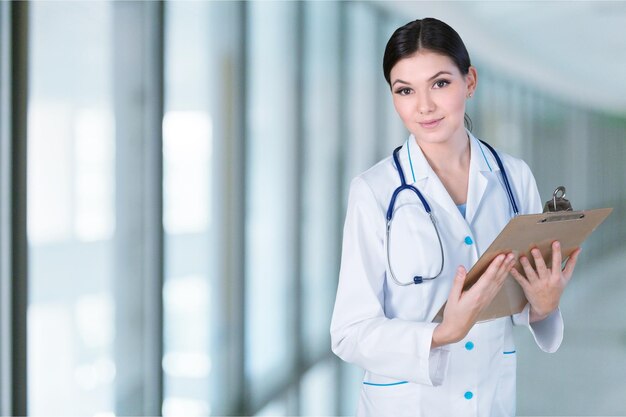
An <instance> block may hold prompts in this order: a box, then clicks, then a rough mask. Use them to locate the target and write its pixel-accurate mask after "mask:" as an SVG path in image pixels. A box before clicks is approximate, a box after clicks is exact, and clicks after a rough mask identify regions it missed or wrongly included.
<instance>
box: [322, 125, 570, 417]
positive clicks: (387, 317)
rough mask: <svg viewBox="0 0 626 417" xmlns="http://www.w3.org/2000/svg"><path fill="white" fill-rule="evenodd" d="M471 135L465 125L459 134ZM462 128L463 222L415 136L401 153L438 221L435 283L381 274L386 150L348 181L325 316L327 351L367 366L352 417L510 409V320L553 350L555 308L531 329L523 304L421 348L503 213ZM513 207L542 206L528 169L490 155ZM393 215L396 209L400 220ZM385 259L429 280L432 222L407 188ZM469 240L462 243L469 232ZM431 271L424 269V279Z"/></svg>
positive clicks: (488, 170)
mask: <svg viewBox="0 0 626 417" xmlns="http://www.w3.org/2000/svg"><path fill="white" fill-rule="evenodd" d="M468 133H469V132H468ZM469 135H470V143H471V156H470V169H469V185H468V195H467V207H466V217H465V218H463V216H462V215H461V213H460V212H459V210H458V208H457V207H456V205H455V204H454V202H453V200H452V199H451V197H450V195H449V194H448V192H447V191H446V189H445V188H444V187H443V185H442V183H441V182H440V180H439V178H438V177H437V176H436V174H435V173H434V171H433V170H432V169H431V167H430V166H429V164H428V162H427V160H426V158H425V157H424V154H423V153H422V151H421V149H420V148H419V146H417V144H416V142H415V139H414V137H413V136H411V137H410V138H409V141H410V146H409V150H410V153H411V161H412V166H413V171H414V177H415V182H414V181H413V173H412V172H411V166H410V163H409V158H408V153H407V143H405V144H404V146H403V147H402V149H401V150H400V163H401V165H402V169H403V171H404V175H405V178H406V181H407V183H409V184H411V183H413V184H414V185H415V186H416V187H417V188H418V189H419V190H420V191H421V192H422V194H423V195H424V196H425V198H426V200H427V201H428V202H429V204H430V205H431V207H432V210H433V213H434V215H435V217H436V220H437V222H438V223H437V224H438V227H439V231H440V234H441V239H442V243H443V247H444V251H445V265H444V269H443V272H442V274H441V275H440V276H439V278H437V279H435V280H433V281H424V283H422V284H419V285H411V286H406V287H400V286H398V285H396V284H395V283H393V281H392V280H391V278H389V277H388V271H387V266H386V255H385V253H386V252H385V250H386V248H385V246H384V240H385V239H384V236H385V223H386V220H385V213H386V211H387V207H388V205H389V201H390V199H391V195H392V193H393V191H394V190H395V189H396V187H398V186H399V184H400V180H399V176H398V172H397V170H396V168H395V166H394V164H393V159H392V157H391V156H389V157H388V158H386V159H384V160H383V161H381V162H379V163H378V164H376V165H375V166H374V167H372V168H371V169H369V170H368V171H366V172H364V173H363V174H361V175H359V176H357V177H356V178H355V179H354V180H353V181H352V183H351V185H350V195H349V200H348V211H347V217H346V222H345V227H344V236H343V250H342V259H341V271H340V278H339V286H338V289H337V298H336V302H335V308H334V312H333V317H332V324H331V339H332V350H333V352H334V353H335V354H336V355H337V356H339V357H340V358H341V359H343V360H345V361H347V362H350V363H354V364H356V365H358V366H360V367H362V368H363V369H365V375H364V379H363V386H362V389H361V395H360V399H359V404H358V408H357V416H371V417H385V416H390V417H403V416H406V417H409V416H410V417H418V416H428V417H435V416H446V417H450V416H454V417H460V416H481V417H482V416H514V415H515V372H516V353H515V344H514V341H513V335H512V326H513V325H523V326H527V327H528V328H529V329H530V331H531V333H532V335H533V336H534V339H535V341H536V343H537V345H538V346H539V348H541V349H542V350H544V351H546V352H554V351H556V350H557V349H558V347H559V345H560V344H561V340H562V338H563V320H562V317H561V313H560V311H559V310H558V309H557V310H556V311H555V312H554V313H552V314H551V315H550V316H549V317H548V318H546V319H545V320H543V321H541V322H537V323H533V324H529V306H528V305H527V306H526V308H525V310H524V311H523V312H522V313H520V314H517V315H515V316H512V317H505V318H500V319H496V320H492V321H488V322H484V323H478V324H476V325H475V326H474V327H473V328H472V329H471V330H470V332H469V333H468V334H467V336H466V337H465V339H464V340H462V341H460V342H458V343H455V344H452V345H447V346H443V347H439V348H436V349H431V348H430V345H431V340H432V333H433V330H434V328H435V326H436V323H433V322H432V320H433V318H434V317H435V315H436V314H437V312H438V310H439V308H440V307H441V306H442V304H443V303H444V302H445V301H446V300H447V298H448V294H449V292H450V288H451V284H452V280H453V277H454V275H455V271H456V268H457V267H458V266H459V265H464V266H465V268H467V269H468V270H469V269H470V267H471V266H472V265H473V264H474V263H475V262H476V261H477V260H478V258H479V257H480V255H481V254H482V253H483V252H484V251H485V250H486V249H487V247H488V246H489V245H490V244H491V242H492V241H493V240H494V238H495V237H496V236H497V235H498V233H499V232H500V231H501V230H502V229H503V227H504V226H505V225H506V223H507V222H508V221H509V219H511V217H512V216H513V211H512V209H511V207H510V203H509V199H508V197H507V194H506V191H505V188H504V185H503V182H502V177H501V175H500V172H499V169H498V165H497V163H496V161H495V159H494V158H493V155H492V154H491V152H489V150H488V149H487V148H486V147H485V146H484V145H482V144H479V142H478V140H477V139H476V138H475V137H474V136H473V135H471V133H469ZM498 154H499V155H500V158H501V159H502V162H503V164H504V166H505V169H506V170H507V174H508V178H509V181H510V183H511V187H512V189H513V193H514V195H515V197H516V201H517V204H518V206H519V210H520V212H521V214H529V213H538V212H541V209H542V204H541V200H540V197H539V193H538V191H537V185H536V183H535V179H534V177H533V175H532V173H531V171H530V168H529V167H528V165H526V163H524V162H523V161H522V160H520V159H517V158H514V157H512V156H510V155H507V154H505V153H503V152H498ZM398 210H403V211H405V212H404V213H403V215H402V216H400V212H399V211H398ZM396 213H398V216H397V217H396V218H394V225H393V229H392V232H393V237H392V248H391V249H392V250H391V261H392V267H393V269H394V272H395V273H396V276H397V277H398V278H399V279H400V280H403V281H406V280H410V279H411V277H413V276H414V275H423V276H433V275H435V274H436V273H437V272H438V269H439V267H440V248H439V245H438V244H437V238H436V235H435V234H434V233H435V232H434V230H433V227H432V224H431V222H430V220H429V218H428V216H427V215H425V214H424V213H425V212H424V210H423V208H422V205H421V203H420V202H419V200H418V198H417V197H416V196H415V194H414V193H412V192H410V191H403V192H402V193H401V194H400V196H399V197H398V200H397V202H396ZM468 237H469V239H468ZM429 274H430V275H429Z"/></svg>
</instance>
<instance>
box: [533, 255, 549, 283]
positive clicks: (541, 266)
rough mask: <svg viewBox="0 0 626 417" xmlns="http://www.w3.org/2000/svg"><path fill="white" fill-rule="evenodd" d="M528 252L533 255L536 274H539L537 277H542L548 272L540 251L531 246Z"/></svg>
mask: <svg viewBox="0 0 626 417" xmlns="http://www.w3.org/2000/svg"><path fill="white" fill-rule="evenodd" d="M530 253H531V254H532V255H533V259H534V260H535V269H536V270H537V275H538V276H539V278H544V277H545V276H546V274H547V273H548V267H547V266H546V263H545V262H544V260H543V256H542V255H541V251H540V250H539V249H537V248H533V250H531V251H530Z"/></svg>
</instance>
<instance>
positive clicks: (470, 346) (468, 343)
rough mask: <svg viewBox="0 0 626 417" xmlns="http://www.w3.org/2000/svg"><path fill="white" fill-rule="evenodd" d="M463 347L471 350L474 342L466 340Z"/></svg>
mask: <svg viewBox="0 0 626 417" xmlns="http://www.w3.org/2000/svg"><path fill="white" fill-rule="evenodd" d="M465 349H467V350H472V349H474V343H472V342H467V343H466V344H465Z"/></svg>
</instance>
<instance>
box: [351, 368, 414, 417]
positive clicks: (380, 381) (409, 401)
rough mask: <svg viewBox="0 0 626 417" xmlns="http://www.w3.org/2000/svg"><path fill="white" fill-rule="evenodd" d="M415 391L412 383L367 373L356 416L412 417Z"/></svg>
mask: <svg viewBox="0 0 626 417" xmlns="http://www.w3.org/2000/svg"><path fill="white" fill-rule="evenodd" d="M417 391H418V387H417V385H416V384H414V383H411V382H408V381H400V380H397V379H393V378H387V377H385V376H382V375H376V374H373V373H370V372H367V373H366V374H365V378H364V379H363V389H362V391H361V399H360V402H359V409H358V411H357V416H377V417H385V416H394V417H410V416H414V415H415V412H416V407H415V404H416V400H417V394H418V392H417Z"/></svg>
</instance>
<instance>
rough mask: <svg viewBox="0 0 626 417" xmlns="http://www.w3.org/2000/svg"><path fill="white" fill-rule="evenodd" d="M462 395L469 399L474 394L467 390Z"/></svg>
mask: <svg viewBox="0 0 626 417" xmlns="http://www.w3.org/2000/svg"><path fill="white" fill-rule="evenodd" d="M464 397H465V399H466V400H471V399H472V398H473V397H474V394H472V391H467V392H466V393H465V395H464Z"/></svg>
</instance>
